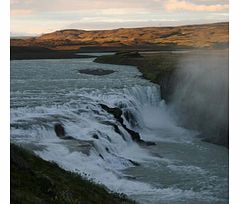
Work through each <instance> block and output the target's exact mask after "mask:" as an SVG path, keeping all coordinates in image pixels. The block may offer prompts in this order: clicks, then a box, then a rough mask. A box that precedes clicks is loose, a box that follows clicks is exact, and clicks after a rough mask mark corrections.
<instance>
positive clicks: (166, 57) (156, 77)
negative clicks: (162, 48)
mask: <svg viewBox="0 0 239 204" xmlns="http://www.w3.org/2000/svg"><path fill="white" fill-rule="evenodd" d="M181 57H182V54H172V53H170V52H165V53H148V54H147V53H145V54H141V55H140V54H138V53H137V52H131V53H128V52H125V53H124V52H121V53H116V54H115V55H106V56H100V57H98V58H96V59H95V62H98V63H106V64H119V65H131V66H136V67H137V68H138V69H139V71H140V72H141V73H142V74H143V77H144V78H145V79H148V80H149V81H152V82H153V83H156V84H160V86H161V92H162V93H161V94H162V97H163V98H165V99H168V98H169V96H170V93H171V91H172V83H169V82H170V80H171V79H172V74H173V72H174V71H175V69H176V68H177V64H178V61H179V59H180V58H181Z"/></svg>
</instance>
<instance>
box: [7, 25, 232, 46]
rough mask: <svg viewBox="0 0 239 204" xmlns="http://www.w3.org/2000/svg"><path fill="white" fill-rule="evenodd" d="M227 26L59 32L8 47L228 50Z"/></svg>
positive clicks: (18, 42) (16, 41) (21, 40)
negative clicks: (216, 48)
mask: <svg viewBox="0 0 239 204" xmlns="http://www.w3.org/2000/svg"><path fill="white" fill-rule="evenodd" d="M228 35H229V23H214V24H204V25H189V26H178V27H146V28H120V29H115V30H97V31H85V30H75V29H68V30H60V31H55V32H53V33H48V34H43V35H42V36H40V37H36V38H30V39H12V40H11V46H41V47H46V48H50V49H58V50H78V49H80V48H83V47H135V48H137V47H152V48H154V47H165V46H166V47H167V46H171V47H172V46H173V47H175V46H176V47H185V48H207V47H227V46H228V41H229V40H228Z"/></svg>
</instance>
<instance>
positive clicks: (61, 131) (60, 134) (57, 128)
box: [54, 123, 66, 138]
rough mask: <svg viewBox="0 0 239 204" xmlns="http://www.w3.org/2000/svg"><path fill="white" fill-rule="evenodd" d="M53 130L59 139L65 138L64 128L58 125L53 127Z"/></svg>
mask: <svg viewBox="0 0 239 204" xmlns="http://www.w3.org/2000/svg"><path fill="white" fill-rule="evenodd" d="M54 130H55V133H56V135H57V136H58V137H60V138H61V137H65V135H66V132H65V128H64V127H63V126H62V125H61V124H60V123H57V124H55V125H54Z"/></svg>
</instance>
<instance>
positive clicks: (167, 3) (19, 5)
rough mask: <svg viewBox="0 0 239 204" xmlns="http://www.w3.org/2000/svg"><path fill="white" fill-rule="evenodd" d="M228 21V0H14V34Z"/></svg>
mask: <svg viewBox="0 0 239 204" xmlns="http://www.w3.org/2000/svg"><path fill="white" fill-rule="evenodd" d="M227 21H229V15H228V0H207V1H206V0H148V1H145V0H127V1H121V2H118V1H117V2H116V1H113V2H112V1H109V0H92V1H91V2H90V3H89V1H87V0H68V1H63V0H52V1H50V2H49V1H46V0H41V1H37V0H11V36H29V35H30V36H31V35H40V34H43V33H49V32H53V31H55V30H62V29H82V30H111V29H117V28H135V27H162V26H179V25H192V24H207V23H216V22H227Z"/></svg>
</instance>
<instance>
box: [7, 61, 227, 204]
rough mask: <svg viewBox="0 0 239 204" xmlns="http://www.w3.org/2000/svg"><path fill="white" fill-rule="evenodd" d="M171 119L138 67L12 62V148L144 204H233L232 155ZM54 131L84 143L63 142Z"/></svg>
mask: <svg viewBox="0 0 239 204" xmlns="http://www.w3.org/2000/svg"><path fill="white" fill-rule="evenodd" d="M80 69H83V70H85V69H92V70H95V69H104V70H113V71H115V72H114V73H112V74H109V75H104V76H96V75H87V74H80V73H79V72H78V70H80ZM99 104H106V105H107V106H109V107H119V108H121V109H122V110H123V113H124V116H123V118H124V124H125V125H126V126H127V127H128V128H130V129H132V130H135V131H137V132H139V133H140V136H141V138H142V139H144V140H147V141H153V142H156V145H155V146H140V145H138V144H137V143H135V142H133V141H132V139H131V137H130V135H129V134H128V132H127V131H125V129H124V128H123V127H122V126H121V124H120V123H119V122H117V121H116V119H115V118H114V117H113V115H111V114H109V113H108V112H106V111H104V110H103V109H102V108H101V106H100V105H99ZM174 118H175V116H174V113H173V112H172V111H171V110H170V108H169V107H167V105H166V104H165V102H164V100H162V99H161V96H160V87H159V86H158V85H155V84H153V83H151V82H149V81H147V80H145V79H142V77H141V73H140V72H139V71H138V70H137V68H135V67H132V66H119V65H105V64H97V63H94V62H93V59H64V60H61V59H58V60H16V61H11V141H12V142H14V143H17V144H20V145H22V146H24V147H26V148H30V149H32V150H34V152H35V153H36V154H38V155H39V156H40V157H42V158H43V159H45V160H49V161H55V162H56V163H58V164H59V166H61V167H62V168H64V169H67V170H70V171H74V172H78V173H80V174H82V175H83V176H85V177H87V178H90V179H93V180H94V181H95V182H98V183H101V184H104V185H105V186H107V187H108V188H109V189H110V190H112V191H115V192H119V193H125V194H126V195H128V196H129V197H130V198H132V199H135V200H136V201H138V202H139V203H145V204H146V203H153V204H157V203H162V204H164V203H165V204H171V203H172V204H174V203H176V204H178V203H190V204H197V203H198V204H203V203H210V204H214V203H215V204H219V203H228V149H226V148H224V147H221V146H217V145H213V144H210V143H206V142H202V141H200V140H199V139H198V138H197V135H198V134H199V133H197V132H194V131H191V130H187V129H184V128H182V127H179V126H178V125H177V121H176V120H175V119H174ZM56 123H61V124H62V125H63V126H64V128H65V130H66V133H67V135H69V136H71V137H74V138H76V139H78V140H80V141H81V142H76V141H74V140H62V139H60V138H58V137H57V136H56V134H55V132H54V125H55V124H56ZM112 124H115V125H117V126H118V128H119V130H120V134H119V132H118V131H115V129H114V127H113V126H112ZM89 144H93V145H89ZM130 161H133V162H136V163H138V164H139V166H138V165H135V163H132V162H130Z"/></svg>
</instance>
